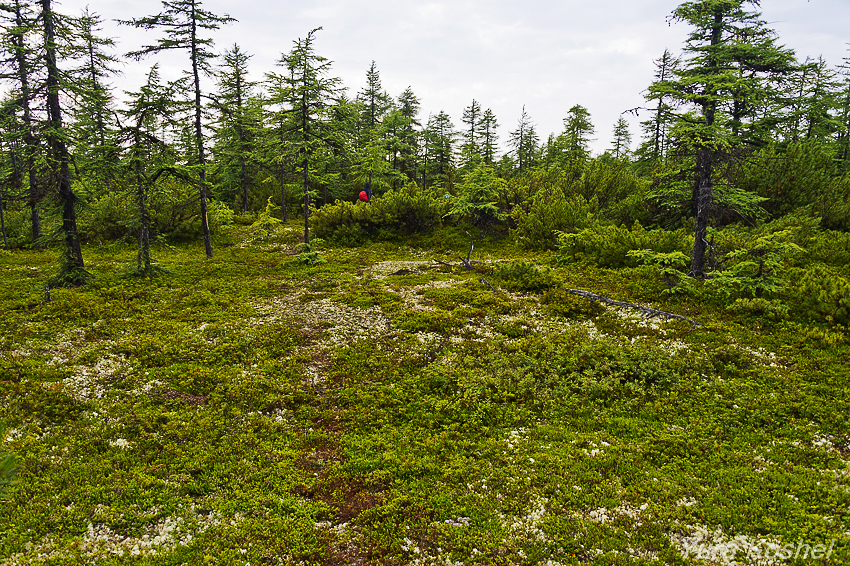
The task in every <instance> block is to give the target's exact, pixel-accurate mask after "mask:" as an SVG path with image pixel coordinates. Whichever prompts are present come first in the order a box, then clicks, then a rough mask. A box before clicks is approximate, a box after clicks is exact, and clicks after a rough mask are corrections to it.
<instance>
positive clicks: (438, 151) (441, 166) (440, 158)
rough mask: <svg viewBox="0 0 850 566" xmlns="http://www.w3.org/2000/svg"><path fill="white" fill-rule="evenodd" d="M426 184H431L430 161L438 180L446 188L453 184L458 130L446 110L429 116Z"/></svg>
mask: <svg viewBox="0 0 850 566" xmlns="http://www.w3.org/2000/svg"><path fill="white" fill-rule="evenodd" d="M424 136H425V151H426V163H425V169H426V171H425V175H426V179H425V186H426V187H427V186H429V181H430V177H429V176H428V173H429V172H428V162H429V161H430V162H431V163H432V169H436V175H435V177H436V182H437V183H440V186H441V187H442V188H444V189H450V188H451V184H452V165H453V164H454V144H455V141H456V140H457V132H456V131H455V127H454V124H453V123H452V120H451V118H450V117H449V115H448V114H446V112H444V111H442V110H441V111H440V112H438V113H437V114H436V115H433V116H431V117H429V118H428V124H427V126H426V127H425V133H424Z"/></svg>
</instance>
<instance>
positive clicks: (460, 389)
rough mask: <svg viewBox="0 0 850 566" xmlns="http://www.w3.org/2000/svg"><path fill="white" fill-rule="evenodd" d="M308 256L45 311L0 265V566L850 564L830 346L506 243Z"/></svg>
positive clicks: (188, 261)
mask: <svg viewBox="0 0 850 566" xmlns="http://www.w3.org/2000/svg"><path fill="white" fill-rule="evenodd" d="M296 239H297V228H296V227H295V225H293V226H290V227H287V228H286V229H285V230H284V231H281V232H279V233H277V234H275V235H272V236H271V237H269V238H267V239H262V240H251V239H250V237H249V236H248V235H247V234H242V233H240V232H239V231H238V230H237V231H236V232H234V233H233V234H231V235H230V236H229V238H228V239H227V240H226V241H222V242H219V245H217V247H216V253H215V257H214V258H213V259H211V260H207V259H205V258H204V253H203V250H202V248H200V247H198V246H188V245H182V246H174V247H160V248H156V249H155V250H154V256H155V259H157V260H158V261H159V263H160V265H161V266H162V267H164V268H165V269H167V270H168V272H169V273H168V274H167V275H165V276H163V277H159V278H156V279H144V280H133V279H127V278H124V277H122V273H123V272H125V271H126V270H127V267H128V265H129V264H130V263H131V262H132V261H133V258H134V255H135V251H134V249H133V248H132V247H131V246H125V245H122V244H110V245H105V244H104V245H93V246H88V247H86V248H85V250H84V252H85V256H86V259H87V269H88V270H89V271H90V272H91V273H92V274H93V275H94V276H95V278H94V280H93V281H92V283H91V284H90V285H88V286H86V287H84V288H79V289H53V290H52V291H51V300H50V302H45V301H44V299H43V289H44V285H45V282H46V281H47V280H48V279H49V278H50V277H51V276H52V275H53V274H54V272H55V269H56V268H55V259H56V257H55V256H56V253H55V252H54V251H37V250H33V251H14V252H0V254H2V255H0V266H2V269H0V290H2V291H0V312H2V317H3V319H2V321H3V323H2V325H0V421H2V422H5V423H6V424H7V425H8V429H7V431H6V433H5V439H3V443H2V448H3V450H5V451H6V452H10V453H13V454H16V455H17V456H19V457H20V459H21V463H22V469H21V473H20V475H19V480H20V481H19V483H17V484H16V485H14V486H12V488H11V489H10V491H9V495H10V499H9V500H8V501H6V502H0V564H3V565H4V566H5V565H8V566H11V565H18V564H21V565H22V564H57V565H59V564H150V565H154V564H156V565H171V564H175V565H176V564H234V565H236V564H238V565H247V564H251V565H259V564H316V565H319V564H397V565H403V564H410V565H454V564H482V565H485V564H486V565H498V564H504V565H507V564H517V565H519V564H528V565H531V564H541V565H550V566H554V565H558V564H562V565H567V564H582V563H594V564H700V563H719V564H724V563H725V564H731V563H733V562H735V561H737V562H736V563H739V564H745V563H754V564H782V563H787V562H790V563H793V564H798V563H799V564H809V563H811V564H846V563H850V508H848V505H850V460H849V459H850V346H848V341H847V339H846V338H847V337H846V334H842V333H840V332H839V333H834V332H833V333H830V332H828V331H825V330H823V329H807V327H805V326H801V325H799V324H798V325H790V324H789V325H782V324H777V325H774V326H773V327H769V328H765V327H763V326H762V325H760V324H756V323H754V322H753V321H751V320H743V319H741V320H739V319H736V318H735V316H734V315H732V314H730V313H728V312H726V311H724V310H721V309H718V308H712V307H709V306H706V305H704V304H700V303H699V302H697V301H696V300H693V299H689V298H688V297H671V298H667V297H666V295H664V294H662V293H661V290H662V289H663V284H662V283H661V282H660V281H658V280H656V279H657V277H653V276H651V274H650V273H649V272H647V271H645V270H643V271H642V270H639V269H632V270H620V271H606V270H599V269H595V268H590V267H587V266H581V265H555V264H554V263H552V262H550V261H549V257H548V256H545V255H529V254H526V253H524V252H521V251H519V250H518V249H517V248H514V247H513V246H512V245H511V244H510V243H509V242H507V241H502V242H495V243H494V242H487V241H483V242H481V243H478V244H477V245H476V250H475V252H474V253H473V258H474V259H478V260H481V261H482V262H483V263H482V264H480V265H477V267H476V270H475V271H471V272H468V271H464V270H463V269H461V268H460V267H454V268H452V267H448V266H445V265H442V264H439V263H436V262H435V261H434V260H440V261H444V262H447V263H454V264H456V265H457V264H459V261H458V259H457V258H458V256H459V255H461V254H463V255H465V253H466V246H467V243H466V240H465V236H464V235H463V234H462V233H459V234H452V235H451V237H444V236H439V235H438V236H433V237H429V238H422V239H420V240H417V241H416V242H412V243H410V245H408V244H399V245H392V244H386V243H383V244H374V245H364V246H362V247H359V248H326V249H323V250H321V252H320V253H321V255H322V257H324V258H325V259H326V260H327V262H326V263H321V264H318V265H313V266H311V265H304V264H301V263H298V262H297V261H293V258H294V257H295V251H294V250H295V243H296ZM482 278H484V279H486V280H487V282H489V283H490V284H491V285H492V286H493V288H491V287H490V286H488V285H487V284H486V283H484V282H482V281H481V279H482ZM563 287H573V288H582V289H587V290H590V291H594V292H596V293H599V294H602V295H606V296H610V297H612V298H615V299H618V300H625V301H630V302H635V303H640V304H644V305H649V306H653V307H655V308H658V309H661V310H666V311H670V312H676V313H678V314H681V315H684V316H688V317H690V318H693V319H695V320H698V321H700V322H702V323H703V325H702V326H699V327H696V328H691V327H690V326H689V325H688V324H685V323H682V322H679V321H672V320H671V321H669V322H668V321H665V320H663V319H658V318H656V319H650V320H647V319H643V318H640V317H639V316H636V315H635V314H633V312H631V311H627V310H622V309H607V308H603V307H601V306H599V305H596V304H594V303H588V302H586V301H585V300H584V299H581V298H578V297H575V296H574V295H570V294H567V293H564V292H562V291H560V289H562V288H563ZM494 289H495V291H494Z"/></svg>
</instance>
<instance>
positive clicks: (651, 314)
mask: <svg viewBox="0 0 850 566" xmlns="http://www.w3.org/2000/svg"><path fill="white" fill-rule="evenodd" d="M564 291H566V292H567V293H572V294H573V295H578V296H579V297H584V298H585V299H590V300H592V301H599V302H600V303H605V304H606V305H613V306H615V307H621V308H626V309H634V310H638V311H640V312H641V313H643V316H645V317H647V318H655V317H657V316H662V317H664V319H665V320H666V319H671V318H672V319H675V320H682V321H685V322H687V323H689V324H690V325H691V328H696V327H697V326H702V323H701V322H697V321H695V320H691V319H690V318H688V317H686V316H682V315H680V314H674V313H672V312H666V311H660V310H658V309H653V308H649V307H645V306H643V305H636V304H634V303H628V302H626V301H616V300H614V299H612V298H610V297H605V296H603V295H597V294H596V293H591V292H590V291H585V290H583V289H566V288H565V289H564Z"/></svg>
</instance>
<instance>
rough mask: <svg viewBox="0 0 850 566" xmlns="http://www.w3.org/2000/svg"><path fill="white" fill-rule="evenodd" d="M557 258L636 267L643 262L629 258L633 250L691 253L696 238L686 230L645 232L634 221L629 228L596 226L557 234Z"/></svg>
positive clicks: (602, 265) (567, 260) (610, 266)
mask: <svg viewBox="0 0 850 566" xmlns="http://www.w3.org/2000/svg"><path fill="white" fill-rule="evenodd" d="M558 244H559V245H558V250H559V256H558V259H559V261H560V262H562V263H571V262H581V261H588V262H591V263H594V264H596V265H598V266H599V267H609V268H620V267H635V266H637V265H638V264H639V263H640V262H639V260H638V258H637V257H635V256H629V252H630V251H633V250H652V251H654V252H659V253H672V252H676V251H678V252H681V253H684V254H690V253H691V251H692V250H691V248H692V247H693V236H690V235H689V234H688V233H686V232H685V231H684V230H676V231H667V230H646V229H644V227H643V226H641V225H640V223H638V222H635V223H634V225H633V226H632V227H631V228H627V227H626V226H605V225H602V224H595V225H593V226H591V227H590V228H587V229H586V230H582V231H581V232H579V233H577V234H569V233H566V232H558Z"/></svg>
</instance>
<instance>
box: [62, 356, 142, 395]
mask: <svg viewBox="0 0 850 566" xmlns="http://www.w3.org/2000/svg"><path fill="white" fill-rule="evenodd" d="M129 369H130V368H129V366H128V364H127V361H126V360H125V359H124V358H123V357H120V356H116V355H113V354H107V355H106V356H104V357H102V358H100V359H99V360H98V361H97V362H95V364H94V365H93V366H74V367H73V370H74V373H73V375H71V376H70V377H67V378H65V379H64V380H62V385H63V390H64V391H65V392H67V393H68V394H69V395H70V396H71V397H73V398H75V399H76V400H78V401H90V400H92V399H101V398H103V396H104V395H105V394H106V387H105V382H106V383H108V382H111V381H114V380H116V379H117V378H118V377H120V376H123V375H125V374H126V373H127V371H129Z"/></svg>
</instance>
